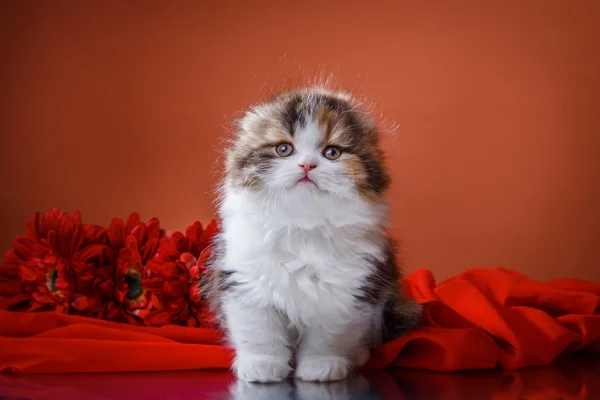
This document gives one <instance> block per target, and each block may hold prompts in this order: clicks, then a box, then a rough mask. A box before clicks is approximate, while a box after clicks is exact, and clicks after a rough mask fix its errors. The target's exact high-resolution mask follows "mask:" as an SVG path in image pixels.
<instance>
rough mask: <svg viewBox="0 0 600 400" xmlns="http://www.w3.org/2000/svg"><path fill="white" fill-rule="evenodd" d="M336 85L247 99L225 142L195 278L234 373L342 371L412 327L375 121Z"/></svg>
mask: <svg viewBox="0 0 600 400" xmlns="http://www.w3.org/2000/svg"><path fill="white" fill-rule="evenodd" d="M358 107H359V105H358V104H357V103H355V102H354V100H353V99H352V98H351V97H350V96H349V95H346V94H344V93H338V92H329V91H326V90H324V89H320V88H319V89H304V90H294V91H290V92H286V93H283V94H281V95H279V96H277V97H276V98H275V99H273V100H271V101H269V102H266V103H264V104H260V105H258V106H255V107H253V108H252V109H251V110H250V111H248V112H247V113H246V114H245V116H244V117H243V118H242V119H241V121H240V122H239V127H238V131H237V135H236V138H235V141H234V143H233V145H232V146H231V148H229V149H228V150H227V158H226V168H225V172H226V174H225V180H224V182H223V187H222V201H221V204H220V210H219V211H220V217H221V219H222V223H221V227H222V230H221V232H220V234H219V235H218V237H217V239H216V241H215V252H214V255H213V257H212V260H211V262H210V263H209V270H210V274H209V276H210V278H209V280H208V286H207V287H205V288H204V291H205V293H207V295H208V297H209V301H210V303H211V304H212V307H213V309H214V311H215V312H216V313H217V315H218V316H219V317H220V320H221V322H222V325H223V328H224V330H225V331H226V333H227V336H228V338H229V340H230V342H231V345H232V346H233V347H235V350H236V357H235V361H234V364H233V369H234V370H235V372H236V374H237V376H238V378H240V379H242V380H245V381H250V382H273V381H280V380H282V379H285V378H287V377H288V376H289V374H290V372H291V371H292V370H293V367H294V365H295V373H294V374H295V377H297V378H299V379H302V380H307V381H331V380H339V379H343V378H345V377H346V376H347V375H348V372H349V370H350V369H351V367H353V366H360V365H362V364H364V363H365V362H366V361H367V360H368V357H369V354H370V349H372V348H374V347H376V346H378V345H380V344H381V343H382V342H383V341H386V340H389V339H391V338H394V337H396V336H397V335H399V334H401V333H403V332H404V331H406V330H408V329H411V328H413V327H414V326H415V325H417V323H418V321H419V316H420V307H419V306H418V305H417V304H416V303H415V302H414V301H412V300H409V299H406V298H403V297H402V296H401V294H400V291H399V289H400V288H399V271H398V269H397V268H396V263H395V260H394V251H393V248H392V242H391V240H390V239H389V238H388V236H387V234H386V231H385V225H386V222H387V218H388V216H387V207H386V203H385V201H384V199H383V197H382V196H383V194H384V191H385V190H386V188H387V187H388V185H389V177H388V174H387V172H386V170H385V168H384V165H383V160H382V153H381V150H380V148H379V134H378V131H377V128H376V126H375V124H374V122H373V121H372V119H371V118H370V117H369V116H368V114H367V113H365V112H364V111H360V110H359V109H358Z"/></svg>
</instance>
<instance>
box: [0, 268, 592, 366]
mask: <svg viewBox="0 0 600 400" xmlns="http://www.w3.org/2000/svg"><path fill="white" fill-rule="evenodd" d="M405 286H406V290H407V292H408V293H409V294H410V295H412V296H414V297H415V298H416V299H417V300H418V301H419V302H421V303H423V304H424V306H425V321H424V324H423V326H422V327H421V328H419V329H417V330H415V331H413V332H410V333H408V334H406V335H405V336H403V337H401V338H399V339H397V340H394V341H392V342H389V343H386V344H385V345H383V346H382V347H381V348H380V349H378V350H377V351H376V352H375V353H374V354H373V357H372V358H371V360H370V362H369V363H368V364H367V365H366V366H365V369H377V368H382V367H386V366H390V365H394V366H402V367H410V368H420V369H427V370H433V371H455V370H470V369H488V368H493V367H495V366H500V367H502V368H505V369H516V368H520V367H524V366H532V365H547V364H549V363H551V362H552V361H553V360H554V359H555V358H556V357H558V356H559V355H563V354H570V353H574V352H577V351H585V352H594V353H599V352H600V283H592V282H584V281H577V280H555V281H551V282H546V283H539V282H535V281H532V280H530V279H528V278H527V277H525V276H523V275H521V274H519V273H516V272H514V271H510V270H505V269H472V270H468V271H466V272H464V273H463V274H461V275H459V276H457V277H454V278H451V279H448V280H446V281H444V282H442V283H440V284H439V285H436V283H435V280H434V277H433V275H432V274H431V272H429V271H427V270H420V271H417V272H415V273H413V274H412V275H410V276H409V277H407V278H406V280H405ZM219 343H220V336H219V334H218V333H217V332H216V331H214V330H211V329H207V328H192V327H184V326H174V325H167V326H162V327H144V326H132V325H126V324H122V323H116V322H108V321H102V320H98V319H93V318H88V317H82V316H73V315H66V314H61V313H58V312H37V313H35V312H10V311H0V370H10V371H15V372H20V373H26V374H29V373H57V372H60V373H66V372H118V371H164V370H190V369H209V368H227V367H229V364H230V361H231V357H232V355H233V353H232V351H231V349H229V348H227V347H224V346H221V345H220V344H219Z"/></svg>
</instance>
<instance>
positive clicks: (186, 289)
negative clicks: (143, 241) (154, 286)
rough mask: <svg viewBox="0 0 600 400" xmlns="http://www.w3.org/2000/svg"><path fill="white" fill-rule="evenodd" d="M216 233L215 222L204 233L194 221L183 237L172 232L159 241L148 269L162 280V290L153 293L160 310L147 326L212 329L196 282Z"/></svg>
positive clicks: (208, 314) (210, 319) (149, 320)
mask: <svg viewBox="0 0 600 400" xmlns="http://www.w3.org/2000/svg"><path fill="white" fill-rule="evenodd" d="M216 233H217V224H216V222H215V221H211V223H210V224H209V225H208V226H207V227H206V229H204V228H203V226H202V224H201V223H200V222H198V221H196V222H194V223H193V224H192V225H191V226H190V227H188V228H187V229H186V232H185V235H183V234H182V233H180V232H175V233H173V234H172V235H171V236H170V237H164V238H163V239H161V242H160V247H159V249H158V252H157V255H156V257H155V258H154V259H153V260H152V261H151V262H150V263H149V264H148V269H150V270H152V271H153V272H154V273H155V274H156V275H158V276H160V277H161V278H162V279H163V280H164V286H163V290H161V291H156V298H157V302H158V303H159V304H160V306H161V307H162V308H161V309H159V310H157V311H156V312H153V313H151V314H149V315H148V318H146V322H147V323H148V324H149V325H164V324H167V323H171V324H183V325H188V326H211V324H212V322H211V321H212V317H211V315H210V313H209V312H208V309H207V307H206V306H205V304H204V303H203V302H202V299H201V296H200V289H199V282H200V279H201V278H202V277H203V276H204V272H205V270H204V268H203V262H204V259H205V254H208V253H207V250H208V249H209V248H210V247H209V245H210V243H211V240H212V238H213V237H214V235H215V234H216ZM199 259H200V260H201V262H199Z"/></svg>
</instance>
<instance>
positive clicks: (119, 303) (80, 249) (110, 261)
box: [0, 209, 217, 327]
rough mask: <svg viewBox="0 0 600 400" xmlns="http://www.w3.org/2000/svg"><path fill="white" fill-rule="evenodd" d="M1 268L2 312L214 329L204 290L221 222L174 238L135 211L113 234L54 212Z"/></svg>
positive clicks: (38, 220)
mask: <svg viewBox="0 0 600 400" xmlns="http://www.w3.org/2000/svg"><path fill="white" fill-rule="evenodd" d="M26 226H27V229H26V234H25V235H24V236H20V237H18V238H16V239H15V241H14V242H13V245H12V248H11V249H10V250H9V251H8V252H7V253H6V255H5V256H4V259H3V260H2V263H1V264H0V308H1V309H8V310H18V311H35V310H37V311H48V310H55V311H57V312H64V313H71V314H78V315H84V316H89V317H94V318H101V319H107V320H111V321H118V322H125V323H129V324H135V325H152V326H161V325H166V324H178V325H187V326H203V327H212V326H213V318H212V316H211V315H210V313H209V312H208V309H207V307H206V305H205V304H204V302H203V301H201V296H200V291H199V285H198V284H199V281H200V280H201V279H202V278H203V277H204V276H205V273H206V269H205V268H204V261H205V260H206V256H207V254H208V251H209V249H210V243H211V241H212V239H213V237H214V235H215V234H216V233H217V224H216V223H215V221H211V222H210V223H209V224H208V225H207V226H206V227H203V226H202V224H201V223H200V222H198V221H196V222H194V223H193V224H192V225H191V226H190V227H189V228H188V229H187V230H186V232H185V234H183V233H181V232H175V233H173V234H171V235H166V234H165V231H164V230H163V229H161V228H160V222H159V220H158V219H156V218H153V219H151V220H149V221H148V222H143V221H141V219H140V216H139V214H137V213H133V214H131V215H130V216H129V218H128V219H127V221H123V220H122V219H120V218H114V219H113V220H112V221H111V223H110V225H109V227H108V228H106V229H105V228H103V227H101V226H98V225H92V224H84V223H83V222H82V221H81V215H80V214H79V213H77V212H76V213H73V214H68V213H65V212H64V211H61V210H58V209H53V210H51V211H49V212H46V213H44V214H39V213H36V214H35V215H34V216H33V218H30V219H29V220H28V221H27V225H26Z"/></svg>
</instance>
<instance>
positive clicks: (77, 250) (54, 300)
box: [0, 208, 105, 312]
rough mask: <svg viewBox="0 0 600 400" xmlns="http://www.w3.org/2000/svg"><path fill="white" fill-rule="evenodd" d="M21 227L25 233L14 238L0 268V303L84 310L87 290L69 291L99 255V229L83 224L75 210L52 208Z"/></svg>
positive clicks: (31, 307)
mask: <svg viewBox="0 0 600 400" xmlns="http://www.w3.org/2000/svg"><path fill="white" fill-rule="evenodd" d="M26 226H27V231H26V235H25V236H22V237H19V238H17V239H16V240H15V241H14V243H13V247H12V249H10V250H9V251H8V253H7V254H6V256H5V258H4V260H3V263H2V266H1V267H0V271H2V272H1V273H0V279H1V281H2V284H1V285H0V286H1V287H2V289H0V294H1V295H2V297H4V298H5V301H3V307H6V308H10V309H22V308H27V309H29V310H35V309H47V308H53V309H56V310H58V311H63V312H66V311H69V310H74V311H84V310H86V309H87V308H88V299H87V296H86V295H87V294H88V293H86V292H85V291H81V292H80V293H79V294H77V295H76V294H75V293H76V289H77V285H78V278H81V279H82V281H81V282H83V281H84V280H85V277H86V276H88V275H89V274H90V273H91V272H90V270H91V269H92V268H93V260H94V259H95V258H97V257H99V256H100V255H101V254H102V253H103V251H104V248H105V246H104V244H103V243H102V242H103V241H104V230H103V229H102V228H101V227H98V226H95V225H89V224H83V223H82V222H81V217H80V214H79V213H73V214H67V213H65V212H63V211H60V210H58V209H56V208H55V209H53V210H51V211H49V212H47V213H44V214H39V213H36V214H35V215H34V216H33V218H31V219H29V220H28V221H27V225H26ZM19 286H20V288H21V293H20V294H18V295H17V294H16V290H17V288H18V287H19Z"/></svg>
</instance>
